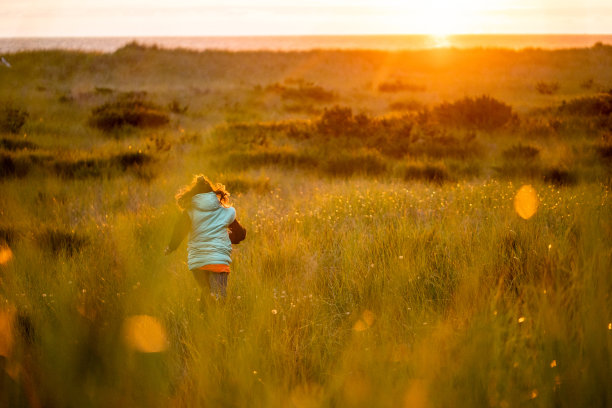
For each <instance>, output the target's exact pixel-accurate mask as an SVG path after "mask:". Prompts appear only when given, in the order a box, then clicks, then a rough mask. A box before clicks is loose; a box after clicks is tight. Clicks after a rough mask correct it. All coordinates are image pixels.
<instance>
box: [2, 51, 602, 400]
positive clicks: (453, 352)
mask: <svg viewBox="0 0 612 408" xmlns="http://www.w3.org/2000/svg"><path fill="white" fill-rule="evenodd" d="M5 57H6V58H7V60H9V61H10V63H11V65H12V68H10V69H9V68H5V67H2V69H0V103H1V104H2V106H0V137H1V144H0V191H1V194H0V405H2V406H33V407H39V406H43V407H55V406H58V407H65V406H69V407H73V406H74V407H83V406H102V407H106V406H147V407H150V406H162V407H166V406H176V407H183V406H189V407H192V406H193V407H200V406H206V407H216V406H250V407H256V406H272V407H319V406H320V407H327V406H334V407H335V406H337V407H344V406H351V407H352V406H354V407H359V406H363V407H372V406H382V407H397V406H405V407H463V406H464V407H481V406H490V407H515V406H538V407H548V406H562V407H579V406H585V407H586V406H588V407H606V406H610V405H611V404H612V391H611V388H610V387H609V384H610V383H612V374H611V373H612V354H611V350H612V299H611V298H610V293H612V275H611V272H610V271H612V202H611V201H612V197H611V196H610V194H611V192H610V189H611V187H612V179H611V174H612V173H611V169H612V167H611V166H612V162H611V157H612V153H611V152H612V93H611V90H612V71H611V70H610V69H609V67H610V66H612V47H610V46H605V45H596V46H594V47H591V48H588V49H570V50H557V51H544V50H529V49H528V50H522V51H510V50H502V49H499V50H496V49H473V50H456V49H441V50H431V51H410V52H378V51H310V52H287V53H268V52H241V53H229V52H220V51H219V52H217V51H215V52H212V51H210V52H200V53H197V52H191V51H186V50H162V49H157V48H155V47H143V46H140V45H138V44H130V45H128V46H126V47H124V48H122V49H120V50H118V51H117V52H115V53H113V54H94V53H79V52H67V51H44V52H42V51H41V52H21V53H16V54H12V55H7V56H5ZM198 173H203V174H206V175H207V176H208V177H209V178H211V179H212V180H213V181H218V182H221V183H223V184H225V185H226V186H227V188H228V190H229V191H230V192H231V193H232V203H233V205H234V206H235V207H236V209H237V213H238V218H239V220H240V221H241V223H242V224H243V225H244V226H245V227H246V229H247V231H248V233H247V239H246V240H245V241H244V242H243V243H241V244H239V245H237V246H235V247H234V252H233V259H234V263H233V266H232V272H231V276H230V283H229V288H228V298H227V300H226V302H225V304H223V305H217V304H213V303H211V302H209V301H207V300H204V299H199V297H200V291H199V289H198V288H197V285H196V281H195V280H194V279H193V277H192V276H191V274H190V272H189V271H188V269H187V265H186V250H185V243H183V244H182V246H181V247H180V248H179V250H178V251H177V252H176V253H174V254H171V255H170V256H164V255H163V250H164V248H165V246H166V244H167V242H168V240H169V237H170V233H171V230H172V226H173V224H174V222H175V220H176V219H177V217H178V214H179V210H178V208H177V207H176V205H175V203H174V194H175V193H176V191H177V190H178V189H179V188H180V187H181V186H183V185H185V184H188V183H189V182H190V181H191V178H192V176H193V175H194V174H198ZM526 185H529V186H531V187H532V191H534V192H535V193H534V194H535V195H533V194H531V195H530V194H526V195H525V196H524V198H521V197H523V196H521V195H519V196H518V198H517V193H518V192H519V190H520V189H521V187H522V186H526ZM521 191H525V190H521ZM201 302H206V303H207V307H206V312H205V313H200V312H199V310H200V303H201ZM606 384H608V385H606Z"/></svg>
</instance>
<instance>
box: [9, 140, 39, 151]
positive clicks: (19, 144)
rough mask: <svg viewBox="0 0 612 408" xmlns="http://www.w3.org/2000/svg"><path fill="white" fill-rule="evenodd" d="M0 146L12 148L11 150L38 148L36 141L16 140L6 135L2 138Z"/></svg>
mask: <svg viewBox="0 0 612 408" xmlns="http://www.w3.org/2000/svg"><path fill="white" fill-rule="evenodd" d="M0 147H2V148H3V149H6V150H10V151H15V150H26V149H30V150H34V149H36V148H37V146H36V145H35V144H34V143H32V142H29V141H27V140H14V139H7V138H4V137H3V138H2V139H0Z"/></svg>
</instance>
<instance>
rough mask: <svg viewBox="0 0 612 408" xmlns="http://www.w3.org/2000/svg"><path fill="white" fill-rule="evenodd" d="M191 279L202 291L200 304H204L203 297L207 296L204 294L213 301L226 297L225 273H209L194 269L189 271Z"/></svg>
mask: <svg viewBox="0 0 612 408" xmlns="http://www.w3.org/2000/svg"><path fill="white" fill-rule="evenodd" d="M191 272H192V273H193V277H194V278H195V280H196V281H197V282H198V285H199V286H200V288H201V289H202V296H201V298H200V302H205V301H206V299H205V297H206V296H208V295H207V293H206V292H209V293H210V296H212V297H214V298H215V300H223V299H225V296H226V289H227V277H228V276H229V273H227V272H210V271H204V270H202V269H194V270H192V271H191Z"/></svg>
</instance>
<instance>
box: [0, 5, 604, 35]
mask: <svg viewBox="0 0 612 408" xmlns="http://www.w3.org/2000/svg"><path fill="white" fill-rule="evenodd" d="M413 33H428V34H430V33H433V34H449V33H585V34H610V33H612V0H582V1H580V0H465V1H462V0H418V1H417V0H403V1H402V0H311V1H304V0H299V1H293V0H263V1H257V0H250V1H249V0H219V1H210V0H0V36H2V37H28V36H32V37H37V36H140V35H143V36H144V35H146V36H166V35H177V36H181V35H193V36H197V35H203V36H208V35H223V36H228V35H292V34H413Z"/></svg>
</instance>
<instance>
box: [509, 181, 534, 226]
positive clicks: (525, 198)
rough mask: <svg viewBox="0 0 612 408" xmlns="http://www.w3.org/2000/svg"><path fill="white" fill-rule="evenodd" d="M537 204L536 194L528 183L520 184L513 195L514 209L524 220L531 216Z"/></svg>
mask: <svg viewBox="0 0 612 408" xmlns="http://www.w3.org/2000/svg"><path fill="white" fill-rule="evenodd" d="M539 205H540V200H539V199H538V194H537V193H536V191H535V189H534V188H533V187H531V185H529V184H526V185H524V186H522V187H521V188H520V189H519V191H518V192H517V193H516V195H515V196H514V211H516V213H517V214H518V215H519V216H520V217H521V218H524V219H526V220H528V219H529V218H531V217H533V215H534V214H535V213H536V212H537V211H538V206H539Z"/></svg>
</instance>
